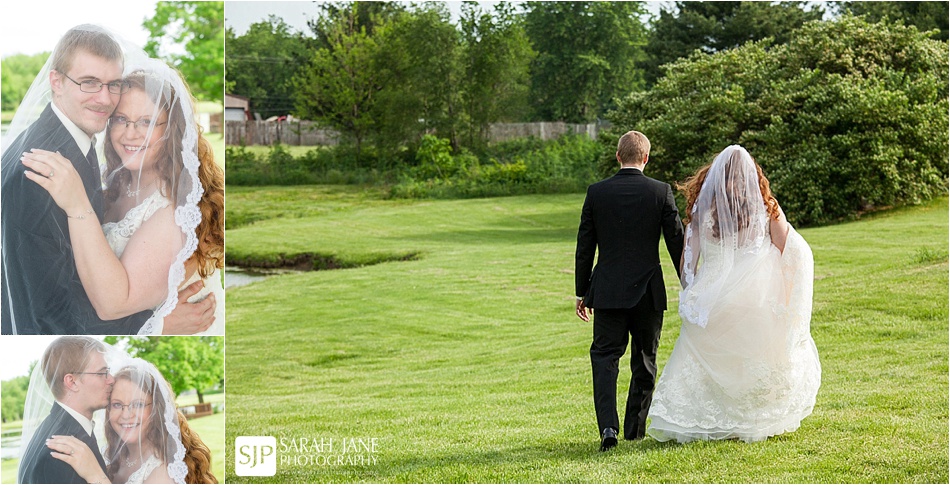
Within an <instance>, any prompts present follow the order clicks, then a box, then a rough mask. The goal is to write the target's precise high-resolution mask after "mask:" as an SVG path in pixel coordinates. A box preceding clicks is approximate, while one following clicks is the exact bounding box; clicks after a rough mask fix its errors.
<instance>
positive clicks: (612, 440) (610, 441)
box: [600, 428, 617, 451]
mask: <svg viewBox="0 0 950 485" xmlns="http://www.w3.org/2000/svg"><path fill="white" fill-rule="evenodd" d="M614 446H617V430H615V429H613V428H604V433H603V437H602V439H601V441H600V451H607V450H609V449H611V448H613V447H614Z"/></svg>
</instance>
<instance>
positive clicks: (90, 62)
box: [0, 25, 214, 335]
mask: <svg viewBox="0 0 950 485" xmlns="http://www.w3.org/2000/svg"><path fill="white" fill-rule="evenodd" d="M123 58H124V57H123V53H122V48H121V47H120V46H119V45H118V43H116V41H115V40H114V39H113V38H112V37H111V36H109V35H108V34H107V33H105V32H102V31H101V30H98V29H97V28H95V27H94V26H88V25H85V26H79V27H76V28H73V29H71V30H70V31H69V32H67V33H66V34H65V35H64V36H63V37H62V38H61V39H60V41H59V42H58V43H57V45H56V48H55V49H54V50H53V54H52V58H51V66H52V70H51V71H50V73H49V76H50V79H49V83H50V88H51V90H52V102H51V103H49V104H47V105H46V108H45V109H44V110H43V112H42V114H40V116H39V119H37V120H36V121H35V122H34V123H33V124H31V125H30V126H29V127H28V128H27V129H26V130H25V131H24V132H23V133H21V134H20V135H19V136H18V137H17V139H16V140H15V141H14V142H13V143H12V144H11V145H10V146H9V147H5V148H4V152H3V161H2V189H0V194H2V198H3V202H2V204H0V210H2V221H3V223H2V224H3V225H2V239H3V244H2V250H3V258H2V263H0V281H2V287H3V290H2V297H0V308H2V314H0V328H2V333H3V334H5V335H10V334H13V333H18V334H53V335H64V334H90V335H122V334H135V333H137V332H138V330H139V328H141V327H142V325H143V324H144V323H145V321H146V320H147V319H148V318H149V317H150V316H151V314H152V312H151V311H143V312H139V313H137V314H134V315H131V316H128V317H125V318H122V319H118V320H109V321H105V320H102V319H100V318H99V317H98V315H97V314H96V311H95V309H94V308H93V306H92V303H90V301H89V298H88V297H87V295H86V292H85V290H84V289H83V286H82V282H81V281H80V279H79V274H78V273H77V271H76V262H75V260H74V259H73V251H72V245H71V242H70V237H69V227H68V223H69V218H75V219H83V218H87V217H91V216H92V214H66V213H65V212H63V211H62V210H61V209H59V207H57V206H56V204H55V202H54V201H53V198H52V197H50V195H49V193H48V192H46V190H44V189H43V188H42V187H40V186H39V185H38V184H36V183H35V182H33V181H31V180H29V179H27V178H26V177H25V176H24V174H23V173H24V171H25V170H26V167H25V166H24V165H23V164H22V163H20V156H21V155H22V154H23V152H26V151H29V150H31V149H34V148H39V149H44V150H49V151H58V152H60V153H61V154H62V155H63V156H64V157H66V158H67V159H69V160H70V161H71V162H72V163H73V166H74V167H75V168H76V171H77V172H78V173H79V176H80V178H81V179H82V182H83V185H84V186H85V188H86V195H87V196H88V197H89V201H90V202H91V203H92V207H93V209H94V212H95V216H96V217H97V218H98V220H99V221H102V216H103V198H102V179H101V173H100V169H99V160H98V157H97V156H96V150H95V140H94V139H93V137H94V136H95V135H96V134H97V133H100V132H102V131H103V130H104V129H105V128H106V124H107V122H108V120H109V116H111V115H112V112H113V110H114V109H115V107H116V105H117V104H118V103H119V99H120V97H121V94H122V92H124V91H125V90H127V89H128V84H127V83H125V82H124V81H123V80H122V69H123ZM41 175H42V176H44V177H50V178H52V177H55V176H56V174H55V173H54V172H53V171H52V170H50V171H49V172H47V173H41ZM86 222H89V221H86ZM199 290H200V286H196V285H192V286H191V287H189V288H186V289H185V290H182V293H181V294H179V304H178V306H177V307H176V308H175V311H174V312H173V313H172V314H171V315H169V316H168V317H166V320H165V328H166V330H167V332H166V333H179V332H176V331H175V330H179V329H183V328H193V327H203V328H207V327H208V326H210V325H211V322H210V319H212V318H213V314H214V302H213V300H209V301H203V302H198V303H195V304H188V303H186V302H185V300H187V297H189V296H191V295H193V294H195V293H197V292H198V291H199ZM209 309H210V310H209ZM186 322H190V324H186ZM196 322H201V323H197V324H196ZM181 333H192V332H190V331H188V332H181Z"/></svg>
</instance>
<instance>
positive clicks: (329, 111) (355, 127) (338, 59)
mask: <svg viewBox="0 0 950 485" xmlns="http://www.w3.org/2000/svg"><path fill="white" fill-rule="evenodd" d="M363 5H364V3H354V4H353V5H352V7H351V8H349V9H346V10H342V11H341V12H340V13H339V15H337V16H335V17H321V18H320V19H318V21H317V22H318V24H319V29H320V31H321V32H324V33H325V34H326V36H327V42H328V43H329V47H321V48H319V49H317V50H315V51H312V52H311V57H310V60H309V63H308V65H307V68H305V69H302V70H300V71H298V73H297V75H295V76H294V80H293V82H294V88H295V97H296V110H295V112H296V114H297V115H298V116H299V117H301V118H304V119H312V120H314V121H318V122H322V123H323V124H325V125H327V126H329V127H331V128H335V129H337V130H339V131H340V132H341V134H342V135H344V136H346V137H348V138H349V139H351V140H352V141H353V142H354V143H355V146H356V156H357V159H359V158H360V153H361V151H362V146H363V143H364V142H365V141H366V140H367V137H369V136H370V135H371V134H372V132H373V130H374V129H376V120H374V118H373V114H374V112H375V111H376V108H377V104H378V103H379V96H378V94H379V91H380V90H382V89H383V83H382V75H381V73H380V70H379V69H378V68H377V65H376V60H377V59H378V52H379V49H380V47H379V44H378V43H377V41H376V38H374V37H372V36H370V35H369V34H368V33H367V29H366V27H363V26H360V25H359V23H358V19H359V10H360V9H361V8H363Z"/></svg>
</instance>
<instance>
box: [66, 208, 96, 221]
mask: <svg viewBox="0 0 950 485" xmlns="http://www.w3.org/2000/svg"><path fill="white" fill-rule="evenodd" d="M93 212H95V211H93V210H92V209H86V212H83V213H82V214H80V215H78V216H71V215H69V214H66V217H68V218H70V219H85V218H86V216H88V215H89V214H92V213H93Z"/></svg>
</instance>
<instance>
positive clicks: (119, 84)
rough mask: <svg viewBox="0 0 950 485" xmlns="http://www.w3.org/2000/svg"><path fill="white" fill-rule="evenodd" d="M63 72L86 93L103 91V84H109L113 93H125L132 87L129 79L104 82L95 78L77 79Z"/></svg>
mask: <svg viewBox="0 0 950 485" xmlns="http://www.w3.org/2000/svg"><path fill="white" fill-rule="evenodd" d="M62 74H63V76H65V77H66V79H69V80H70V81H72V82H74V83H76V85H77V86H79V90H80V91H82V92H84V93H98V92H99V91H102V87H103V86H108V88H109V92H110V93H112V94H125V93H127V92H128V91H129V88H131V87H132V86H131V85H130V84H129V83H128V81H112V82H111V83H104V82H101V81H97V80H95V79H86V80H84V81H77V80H75V79H73V78H71V77H69V76H68V75H66V73H65V72H64V73H62Z"/></svg>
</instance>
